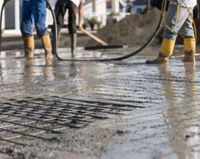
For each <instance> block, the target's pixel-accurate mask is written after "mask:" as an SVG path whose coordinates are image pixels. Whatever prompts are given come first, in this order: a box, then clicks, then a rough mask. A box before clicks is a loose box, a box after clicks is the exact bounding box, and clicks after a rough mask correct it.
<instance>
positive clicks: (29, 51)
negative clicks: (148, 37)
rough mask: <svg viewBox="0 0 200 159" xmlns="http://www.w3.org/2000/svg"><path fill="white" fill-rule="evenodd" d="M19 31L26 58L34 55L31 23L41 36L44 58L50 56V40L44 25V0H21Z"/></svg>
mask: <svg viewBox="0 0 200 159" xmlns="http://www.w3.org/2000/svg"><path fill="white" fill-rule="evenodd" d="M22 10H23V11H22V22H21V32H22V37H23V39H24V50H25V56H26V57H27V58H33V57H34V49H35V42H34V36H33V23H34V24H35V29H36V31H37V35H38V36H39V37H40V38H41V40H42V44H43V47H44V50H45V56H46V58H52V56H53V55H52V46H51V40H50V36H49V33H48V29H47V27H46V0H23V9H22Z"/></svg>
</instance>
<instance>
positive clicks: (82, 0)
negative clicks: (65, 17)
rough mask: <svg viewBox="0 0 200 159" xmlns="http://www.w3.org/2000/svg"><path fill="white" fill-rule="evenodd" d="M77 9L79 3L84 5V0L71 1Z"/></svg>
mask: <svg viewBox="0 0 200 159" xmlns="http://www.w3.org/2000/svg"><path fill="white" fill-rule="evenodd" d="M71 1H72V2H73V3H74V4H75V5H76V6H77V7H78V6H79V4H80V2H83V3H85V0H71Z"/></svg>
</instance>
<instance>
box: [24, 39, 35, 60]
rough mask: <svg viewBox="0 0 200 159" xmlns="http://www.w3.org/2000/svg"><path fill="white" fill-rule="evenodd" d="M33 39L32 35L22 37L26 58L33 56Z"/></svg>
mask: <svg viewBox="0 0 200 159" xmlns="http://www.w3.org/2000/svg"><path fill="white" fill-rule="evenodd" d="M34 49H35V41H34V36H29V37H24V51H25V57H26V58H33V57H34Z"/></svg>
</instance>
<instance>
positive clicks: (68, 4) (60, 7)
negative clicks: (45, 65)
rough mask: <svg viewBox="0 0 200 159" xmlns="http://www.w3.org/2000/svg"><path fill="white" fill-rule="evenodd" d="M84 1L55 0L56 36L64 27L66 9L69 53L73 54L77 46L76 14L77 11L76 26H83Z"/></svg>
mask: <svg viewBox="0 0 200 159" xmlns="http://www.w3.org/2000/svg"><path fill="white" fill-rule="evenodd" d="M84 1H85V0H57V2H56V5H55V10H54V11H55V15H56V19H57V28H58V35H59V34H60V30H61V28H62V27H63V25H64V16H65V13H66V10H67V9H68V27H69V34H70V39H71V53H72V54H74V53H75V51H76V45H77V34H76V14H77V10H78V15H79V19H78V25H79V27H82V25H83V3H84ZM58 37H59V36H58Z"/></svg>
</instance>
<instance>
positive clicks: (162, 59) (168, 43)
mask: <svg viewBox="0 0 200 159" xmlns="http://www.w3.org/2000/svg"><path fill="white" fill-rule="evenodd" d="M174 46H175V40H171V39H163V41H162V45H161V49H160V53H159V56H158V57H157V58H156V59H154V60H147V61H146V64H165V63H168V62H169V57H170V56H171V55H172V54H173V51H174Z"/></svg>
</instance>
